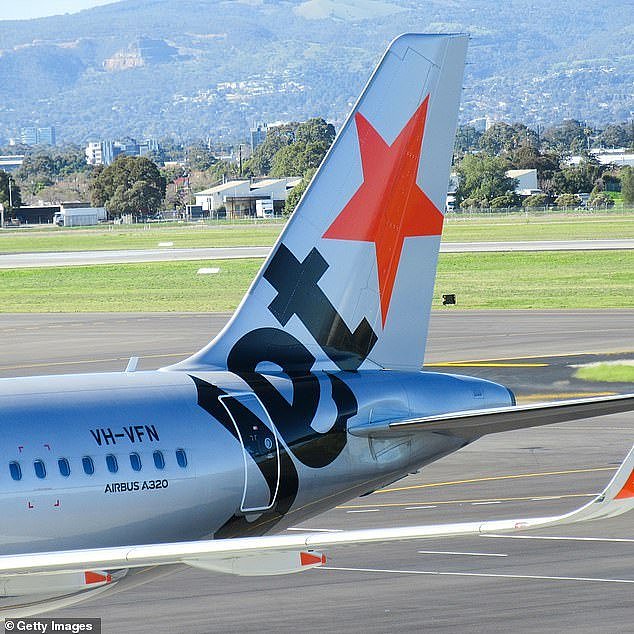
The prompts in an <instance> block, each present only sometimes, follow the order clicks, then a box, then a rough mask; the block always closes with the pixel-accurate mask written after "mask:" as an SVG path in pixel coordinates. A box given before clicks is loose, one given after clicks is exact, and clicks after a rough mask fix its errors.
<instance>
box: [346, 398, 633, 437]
mask: <svg viewBox="0 0 634 634" xmlns="http://www.w3.org/2000/svg"><path fill="white" fill-rule="evenodd" d="M633 410H634V394H618V395H616V396H601V397H596V398H584V399H575V400H570V401H556V402H551V403H532V404H530V405H509V406H507V407H494V408H490V409H478V410H467V411H461V412H449V413H446V414H438V415H434V416H424V417H422V418H411V419H407V420H399V421H383V422H378V423H373V424H370V425H360V426H358V427H354V428H352V429H350V430H349V431H350V433H351V434H353V435H355V436H372V437H374V438H377V437H384V436H394V435H395V434H398V433H402V434H404V433H411V432H417V431H433V432H444V433H450V434H452V435H455V436H460V437H463V438H468V439H471V438H479V437H480V436H484V435H486V434H495V433H498V432H502V431H512V430H514V429H524V428H525V427H538V426H540V425H552V424H553V423H565V422H567V421H571V420H580V419H582V418H592V417H594V416H605V415H607V414H618V413H620V412H630V411H633Z"/></svg>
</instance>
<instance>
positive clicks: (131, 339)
mask: <svg viewBox="0 0 634 634" xmlns="http://www.w3.org/2000/svg"><path fill="white" fill-rule="evenodd" d="M226 318H227V316H226V315H222V316H216V315H165V314H163V315H109V314H104V315H26V316H24V315H3V316H0V337H2V341H3V346H2V353H1V354H0V364H1V367H0V374H1V375H2V376H9V375H17V374H35V373H41V374H48V373H54V372H73V371H103V370H108V369H115V368H116V369H123V367H125V364H126V358H127V356H129V355H130V354H140V355H143V357H144V358H143V359H142V364H143V367H158V366H161V365H165V364H166V363H170V362H171V361H173V360H176V359H177V358H179V357H180V356H182V355H184V354H187V353H189V352H191V351H193V350H194V349H196V348H197V347H199V346H200V345H202V344H203V343H206V342H207V341H208V339H209V338H210V336H211V335H212V334H213V333H214V332H216V331H217V330H218V329H219V328H220V327H221V326H222V324H223V323H224V321H225V320H226ZM633 325H634V310H619V311H616V310H615V311H605V312H601V311H574V312H566V311H546V312H544V311H535V312H530V311H517V312H513V311H510V312H502V311H499V312H498V311H490V312H489V311H478V312H468V313H467V312H458V311H450V310H447V311H442V312H438V313H435V314H434V315H433V317H432V324H431V333H430V340H429V346H428V362H429V363H434V364H436V365H435V366H434V368H433V369H439V370H441V371H458V372H464V373H473V374H481V373H496V378H498V379H501V378H504V377H506V379H508V380H507V381H506V382H507V383H508V384H509V385H510V386H511V387H512V388H513V389H515V390H517V391H522V392H523V394H524V395H525V396H527V397H528V396H530V395H531V394H537V393H539V392H545V393H546V397H547V396H548V394H550V395H551V396H555V397H556V396H557V395H559V394H561V393H564V392H568V393H570V392H575V391H584V392H587V393H599V392H604V391H614V390H615V386H614V385H606V384H583V385H577V384H575V383H574V379H573V378H571V372H572V370H571V367H570V366H571V365H574V364H576V363H578V362H579V361H582V362H583V361H587V360H589V359H590V360H596V359H599V358H622V357H625V358H634V340H633V338H632V326H633ZM150 351H153V354H156V355H157V356H153V357H150V356H149V353H150ZM589 353H594V354H593V355H590V354H589ZM607 353H614V354H613V355H611V356H607V357H606V356H605V355H606V354H607ZM172 355H173V356H172ZM560 355H570V356H560ZM65 359H66V361H65ZM68 359H70V361H73V363H68V362H67V361H68ZM491 360H494V361H491ZM447 362H453V363H452V364H451V365H447ZM474 362H477V363H474ZM430 369H431V368H430ZM620 387H621V390H620V391H628V390H627V388H628V387H629V386H627V385H625V386H620ZM632 442H634V417H633V416H632V415H613V416H610V417H605V418H603V419H590V420H586V421H578V422H571V423H566V424H560V425H554V426H552V427H548V428H546V427H545V428H535V429H531V430H522V431H517V432H511V433H506V434H499V435H497V436H495V435H494V436H490V437H488V438H484V439H482V440H480V441H478V442H476V443H474V444H473V445H471V446H470V447H467V448H465V449H463V450H461V451H459V452H457V453H455V454H453V455H451V456H448V457H447V458H444V459H442V460H440V461H438V462H436V463H434V464H432V465H430V466H429V467H426V468H425V469H424V470H422V471H421V472H420V473H419V474H416V475H412V476H409V477H408V478H406V479H404V480H402V481H400V482H398V483H396V484H394V485H393V486H391V487H388V489H387V490H386V491H384V492H377V493H374V494H373V495H371V496H367V497H363V498H359V499H357V500H353V501H351V502H349V503H347V504H345V505H343V506H342V507H339V508H336V509H333V510H331V511H329V512H328V513H325V514H323V515H321V516H319V517H317V518H314V519H313V520H311V521H309V522H306V523H305V524H304V525H303V526H301V527H297V528H301V529H302V530H305V529H315V530H317V529H318V530H324V529H325V530H340V529H351V528H364V527H371V526H399V525H412V524H422V523H425V524H431V523H444V522H451V521H466V520H474V519H491V518H510V517H517V518H520V517H531V516H538V515H545V514H555V513H560V512H564V511H567V510H571V509H573V508H575V507H576V506H578V505H580V504H582V503H584V502H585V501H587V500H588V499H590V496H591V495H593V494H595V493H597V492H598V491H600V490H601V489H602V488H603V486H604V485H605V483H607V481H608V480H609V478H610V476H611V475H612V473H613V472H614V469H615V468H616V466H617V464H618V463H619V462H620V460H621V459H622V458H623V457H624V455H625V453H626V452H627V450H628V448H629V447H630V445H631V444H632ZM544 536H547V537H550V538H554V539H548V540H545V539H538V538H539V537H544ZM562 538H566V539H562ZM579 538H583V539H582V540H580V539H579ZM615 538H617V539H619V540H620V541H606V540H607V539H615ZM328 557H329V563H328V565H327V566H326V568H325V569H321V570H313V571H308V572H304V573H301V574H298V575H290V576H281V577H261V578H239V577H231V576H226V575H215V574H211V573H205V572H202V571H195V570H183V571H178V572H175V573H174V574H173V575H169V576H166V577H164V578H162V579H159V580H156V581H155V582H153V583H150V584H147V585H145V586H140V587H138V588H136V589H132V590H129V591H127V592H122V593H120V594H114V595H112V596H105V597H103V598H102V599H97V600H95V601H92V602H87V603H84V604H79V605H78V606H76V607H74V608H68V609H65V610H62V611H59V612H57V613H55V614H56V615H57V616H67V617H83V616H85V617H101V618H102V620H103V631H104V632H108V633H115V632H116V633H120V632H187V633H189V632H200V633H204V632H256V631H257V632H263V631H264V632H268V631H272V630H275V631H277V632H297V631H303V632H317V631H319V632H396V631H399V632H419V631H424V630H431V631H447V632H509V631H512V632H554V631H556V632H573V631H574V632H599V631H600V632H632V631H633V630H634V627H633V626H632V614H633V613H634V612H633V610H634V605H633V603H634V600H633V598H632V597H633V594H632V590H634V567H633V564H634V530H633V529H632V518H631V517H629V516H624V517H621V518H615V519H612V520H608V521H604V522H601V523H589V524H587V525H579V526H573V527H568V528H563V529H558V530H554V529H549V530H541V531H536V532H532V533H528V534H527V538H525V539H515V538H509V537H500V538H496V537H472V538H456V539H444V540H425V541H420V542H416V543H414V542H410V543H403V544H386V545H372V546H358V547H353V548H339V549H332V550H330V551H329V552H328Z"/></svg>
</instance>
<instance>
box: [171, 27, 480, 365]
mask: <svg viewBox="0 0 634 634" xmlns="http://www.w3.org/2000/svg"><path fill="white" fill-rule="evenodd" d="M467 39H468V38H467V36H466V35H415V34H408V35H402V36H400V37H398V38H397V39H396V40H394V41H393V42H392V44H391V45H390V47H389V48H388V50H387V52H386V53H385V55H384V56H383V58H382V60H381V62H380V63H379V65H378V67H377V68H376V70H375V71H374V73H373V75H372V77H371V78H370V81H369V82H368V84H367V86H366V87H365V89H364V91H363V93H362V95H361V97H360V98H359V100H358V102H357V103H356V105H355V107H354V108H353V110H352V112H351V113H350V115H349V116H348V119H347V120H346V123H345V125H344V126H343V128H342V129H341V131H340V133H339V135H338V136H337V139H336V140H335V142H334V144H333V146H332V148H331V149H330V151H329V153H328V155H327V156H326V158H325V159H324V161H323V163H322V165H321V167H320V168H319V170H318V172H317V173H316V175H315V177H314V178H313V180H312V182H311V184H310V187H309V188H308V189H307V191H306V193H305V194H304V196H303V198H302V200H301V202H300V204H299V205H298V207H297V209H296V211H295V213H294V214H293V217H292V218H291V219H290V220H289V222H288V224H287V226H286V228H285V230H284V232H283V233H282V235H281V236H280V239H279V240H278V242H277V244H276V246H275V248H274V249H273V251H272V253H271V255H270V256H269V258H268V259H267V261H266V262H265V263H264V265H263V267H262V269H261V270H260V272H259V274H258V275H257V277H256V279H255V281H254V282H253V284H252V286H251V288H250V289H249V291H248V293H247V294H246V296H245V297H244V299H243V301H242V303H241V304H240V306H239V308H238V309H237V311H236V313H235V314H234V316H233V318H232V319H231V321H230V322H229V323H228V324H227V326H226V327H225V329H224V330H223V331H222V332H221V333H220V334H219V335H218V336H217V337H216V338H215V339H214V341H212V342H211V343H210V344H209V345H208V346H207V347H206V348H204V349H203V350H201V351H200V352H198V353H196V354H195V355H193V356H192V357H190V358H189V359H187V360H185V361H184V362H182V363H180V364H178V365H176V366H172V367H173V368H174V369H195V368H203V367H204V368H227V367H230V368H231V369H236V368H238V367H241V366H244V368H248V367H250V366H255V365H257V363H256V360H257V362H258V363H261V362H263V361H269V362H272V363H274V364H276V365H278V366H281V367H284V368H285V369H288V368H289V367H293V365H294V364H295V365H297V367H298V368H306V367H307V366H309V367H312V368H313V369H314V368H317V367H321V368H323V369H337V368H339V369H347V370H356V369H358V368H362V367H377V366H378V367H384V368H400V369H417V368H419V367H420V366H421V364H422V362H423V355H424V352H425V340H426V337H427V328H428V323H429V315H430V310H431V300H432V293H433V290H434V279H435V275H436V261H437V257H438V249H439V245H440V235H441V232H442V224H443V212H444V207H445V198H446V194H447V183H448V180H449V168H450V163H451V155H452V150H453V143H454V135H455V128H456V120H457V113H458V105H459V102H460V93H461V86H462V74H463V69H464V60H465V54H466V48H467ZM256 349H257V353H256ZM252 369H255V367H253V368H252Z"/></svg>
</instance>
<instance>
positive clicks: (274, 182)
mask: <svg viewBox="0 0 634 634" xmlns="http://www.w3.org/2000/svg"><path fill="white" fill-rule="evenodd" d="M300 181H301V178H266V179H264V180H259V181H254V182H252V181H250V180H246V179H245V180H234V181H228V182H226V183H223V184H222V185H216V186H215V187H210V188H209V189H204V190H203V191H200V192H196V193H195V194H194V196H195V198H196V205H197V206H199V207H201V208H202V210H203V212H204V213H213V212H218V211H219V210H220V211H221V210H222V209H223V208H224V210H225V212H226V215H227V216H229V217H235V216H255V215H256V201H257V200H271V201H273V205H274V207H275V209H276V212H278V211H281V208H282V206H283V204H284V201H285V200H286V197H287V196H288V192H289V191H290V190H291V189H293V187H295V185H297V183H299V182H300Z"/></svg>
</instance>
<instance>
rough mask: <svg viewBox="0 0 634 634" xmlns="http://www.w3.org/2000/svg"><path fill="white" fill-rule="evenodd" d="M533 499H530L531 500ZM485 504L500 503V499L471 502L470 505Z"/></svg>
mask: <svg viewBox="0 0 634 634" xmlns="http://www.w3.org/2000/svg"><path fill="white" fill-rule="evenodd" d="M532 501H533V500H531V502H532ZM487 504H502V501H501V500H491V501H490V502H471V506H485V505H487Z"/></svg>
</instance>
